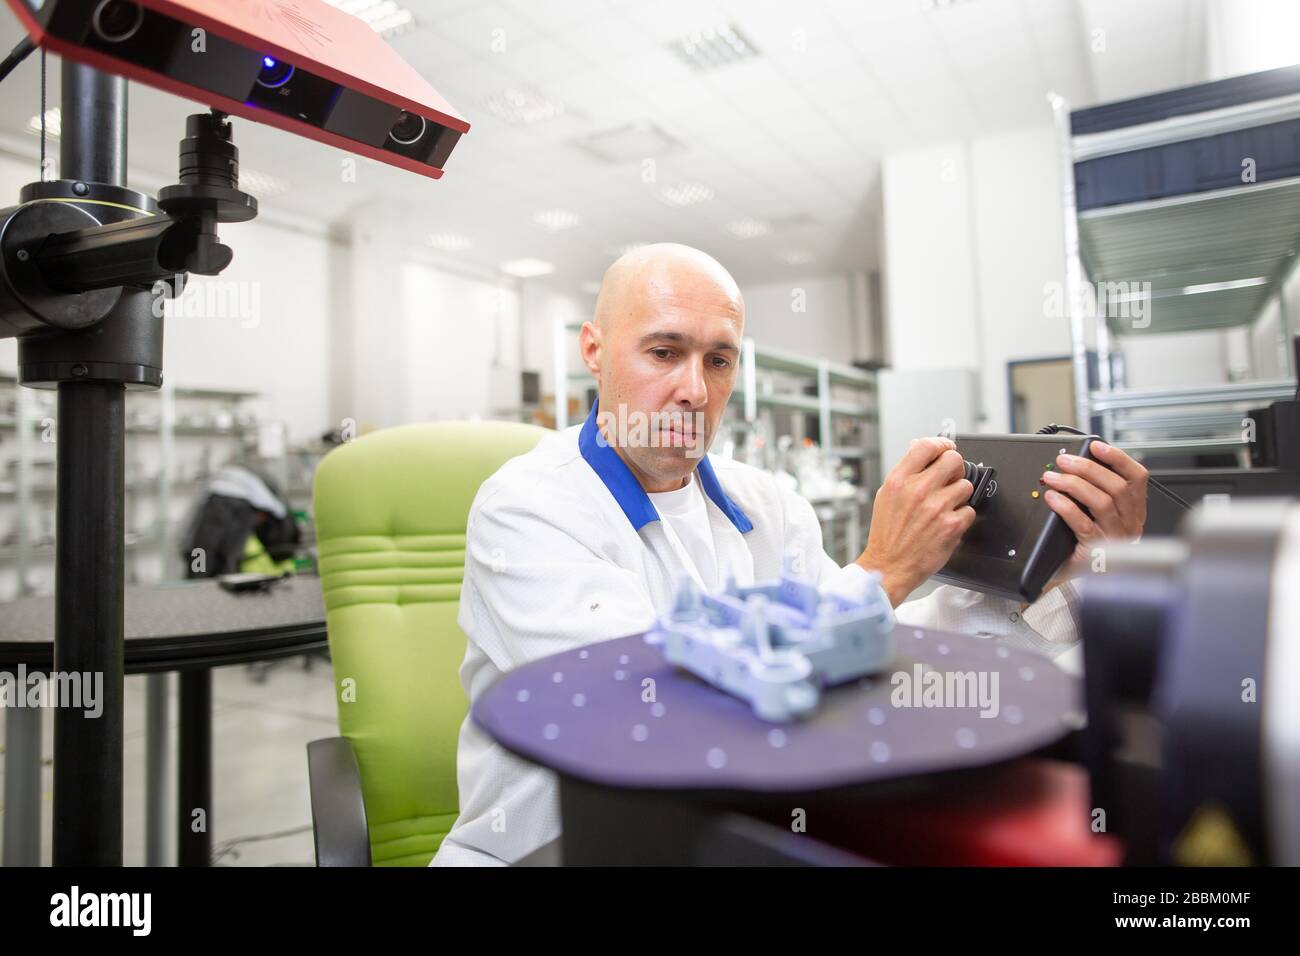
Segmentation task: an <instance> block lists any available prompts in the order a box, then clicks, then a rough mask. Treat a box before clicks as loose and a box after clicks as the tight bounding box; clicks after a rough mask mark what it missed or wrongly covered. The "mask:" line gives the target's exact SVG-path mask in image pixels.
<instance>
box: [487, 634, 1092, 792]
mask: <svg viewBox="0 0 1300 956" xmlns="http://www.w3.org/2000/svg"><path fill="white" fill-rule="evenodd" d="M895 639H896V646H897V653H896V656H895V659H894V662H893V663H892V664H891V665H890V666H889V667H888V668H887V669H886V670H885V671H884V672H883V673H881V674H879V675H876V676H875V677H874V678H868V679H863V680H859V681H854V682H851V683H848V684H845V685H842V686H840V687H835V688H831V689H829V690H827V691H825V692H824V693H823V696H822V700H821V704H820V706H819V708H818V709H817V711H816V712H815V713H814V715H813V716H812V717H811V718H809V719H805V720H803V721H799V722H795V723H789V724H774V723H767V722H765V721H762V720H760V719H759V718H757V717H755V716H754V714H753V712H752V711H751V709H750V706H749V704H748V703H747V702H745V701H742V700H739V699H737V698H734V697H731V696H729V695H727V694H725V693H723V692H721V691H719V690H716V689H714V688H713V687H711V686H710V685H708V684H706V683H704V682H703V681H701V680H700V679H698V678H696V677H695V676H694V675H692V674H689V673H687V672H685V671H682V670H678V669H676V668H674V667H672V666H670V665H669V664H667V663H665V661H664V659H663V655H662V652H661V651H660V649H659V648H657V647H653V646H650V645H647V644H646V643H645V641H644V639H643V638H642V636H641V635H635V636H632V637H625V638H619V639H617V640H613V641H606V642H603V643H599V644H592V645H589V646H587V647H584V648H582V649H580V650H573V651H565V652H562V653H560V654H556V655H554V656H552V657H548V658H546V659H544V660H541V661H536V662H534V663H532V664H528V665H525V666H523V667H521V668H518V669H516V670H514V671H511V672H510V673H508V674H506V675H505V676H503V677H502V678H501V679H500V680H499V681H498V682H497V683H496V684H495V685H494V686H493V687H492V688H491V689H490V690H489V691H488V692H487V693H486V694H484V695H483V696H482V697H481V698H480V699H479V701H478V702H477V703H476V705H475V706H474V710H473V716H474V719H475V721H476V722H477V723H478V724H479V725H480V726H481V727H483V728H484V729H485V730H486V731H487V732H488V733H489V734H490V735H491V736H492V737H493V738H494V739H496V740H497V741H498V742H500V743H501V744H502V745H504V746H505V747H506V748H507V749H509V750H511V751H513V752H514V753H516V754H518V755H520V756H522V757H524V758H526V759H528V760H531V761H532V762H534V763H538V764H541V765H543V766H546V767H549V768H551V769H553V770H557V771H560V772H561V773H564V774H566V775H568V776H570V777H575V778H578V779H580V780H585V781H589V782H591V783H596V784H601V785H605V786H613V787H624V788H634V789H648V790H746V791H765V792H773V793H779V792H792V791H809V790H820V789H826V788H831V787H837V786H850V785H859V784H864V783H874V782H876V781H885V780H890V779H897V778H901V777H907V776H914V775H919V774H928V773H939V772H944V771H948V770H957V769H962V768H968V767H977V766H985V765H989V764H993V763H997V762H999V761H1002V760H1007V759H1010V758H1013V757H1019V756H1023V755H1025V754H1029V753H1032V752H1034V751H1035V750H1038V749H1039V748H1042V747H1045V746H1048V745H1050V744H1052V743H1055V742H1056V741H1058V740H1060V739H1061V738H1063V737H1065V736H1066V735H1067V734H1068V733H1069V732H1070V731H1072V730H1075V729H1078V727H1079V726H1081V724H1082V711H1083V705H1082V684H1081V683H1080V682H1079V681H1078V680H1076V679H1075V678H1073V677H1071V676H1070V675H1068V674H1066V673H1064V672H1063V671H1061V670H1060V669H1059V668H1057V667H1056V665H1054V664H1053V663H1052V662H1051V661H1050V660H1047V659H1046V658H1043V657H1040V656H1038V655H1035V654H1031V653H1029V652H1026V651H1018V650H1015V649H1012V648H1008V647H1004V646H1002V645H999V644H996V643H995V642H993V641H992V640H989V639H986V638H979V637H973V636H969V635H962V634H950V633H945V632H942V631H932V630H925V629H919V628H913V627H904V626H902V625H899V626H898V628H897V629H896V630H895ZM918 665H919V666H920V667H921V668H922V674H924V673H926V672H927V671H928V670H934V671H936V672H938V673H940V674H946V673H948V672H953V673H955V674H957V673H966V672H970V673H973V674H975V677H976V680H978V679H979V675H980V674H981V673H983V674H984V675H985V677H984V680H985V681H986V684H985V686H986V688H988V689H990V690H991V689H992V687H993V679H994V678H993V675H995V674H996V675H997V677H996V680H997V695H996V700H997V704H998V708H997V709H998V712H997V715H996V716H994V717H981V716H980V708H979V707H978V706H976V707H964V708H963V707H953V706H948V707H900V706H894V703H893V702H892V700H891V695H892V694H893V692H894V691H895V686H896V685H895V684H894V681H893V675H894V674H896V673H900V672H901V673H906V674H907V675H908V679H909V680H913V679H914V678H915V676H916V672H915V668H916V667H917V666H918ZM646 679H652V680H653V681H654V685H653V688H654V700H653V701H649V700H646V699H644V698H645V697H646V696H648V695H647V694H646V687H647V685H645V684H643V681H645V680H646ZM989 710H992V708H989Z"/></svg>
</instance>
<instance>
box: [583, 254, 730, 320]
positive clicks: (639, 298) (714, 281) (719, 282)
mask: <svg viewBox="0 0 1300 956" xmlns="http://www.w3.org/2000/svg"><path fill="white" fill-rule="evenodd" d="M692 299H694V300H705V301H708V302H709V303H710V305H712V306H713V307H715V308H719V307H720V308H721V309H722V310H724V311H726V312H729V313H730V314H732V315H734V316H735V317H736V318H737V320H738V321H739V322H740V323H742V324H743V322H744V317H745V302H744V299H743V298H742V297H741V295H740V288H739V287H738V286H737V285H736V280H735V279H733V278H732V277H731V273H729V272H728V271H727V270H726V269H724V268H723V267H722V263H720V262H718V260H717V259H714V258H713V257H712V256H710V255H708V254H707V253H704V252H701V251H700V250H699V249H694V248H692V247H691V246H684V245H681V244H679V243H676V242H656V243H653V244H651V245H648V246H638V247H637V248H635V249H633V250H631V251H630V252H625V253H624V254H623V255H621V256H619V258H618V259H617V260H615V262H614V264H613V265H611V266H610V267H609V268H608V269H606V270H605V277H604V278H603V279H602V280H601V283H600V293H599V294H598V295H597V296H596V314H595V316H594V320H595V322H596V324H597V325H598V326H599V327H600V328H601V329H602V330H604V331H606V332H607V333H608V332H611V331H613V329H614V326H615V325H616V324H617V323H619V322H620V321H621V320H623V319H626V318H629V317H634V316H636V315H638V314H641V313H643V312H644V311H645V310H646V309H647V307H650V308H653V306H654V303H656V302H662V303H664V304H670V303H685V302H687V301H689V300H692Z"/></svg>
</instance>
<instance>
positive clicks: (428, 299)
mask: <svg viewBox="0 0 1300 956" xmlns="http://www.w3.org/2000/svg"><path fill="white" fill-rule="evenodd" d="M401 288H402V344H403V351H404V354H405V362H406V371H407V374H406V375H405V376H404V379H405V381H404V388H405V394H404V404H403V407H402V410H401V411H402V416H403V417H404V418H405V419H406V420H407V421H432V420H435V419H453V418H470V417H474V416H480V415H482V416H487V415H490V414H492V413H493V412H494V411H497V410H499V409H504V408H509V407H511V404H510V403H509V401H508V400H507V399H506V398H504V397H503V393H504V391H505V389H506V387H507V386H508V385H509V384H510V383H513V382H517V381H518V380H519V349H518V337H519V295H518V293H517V292H516V291H515V290H514V289H513V288H510V287H508V286H506V285H504V284H494V283H488V282H484V281H478V280H474V279H471V278H468V277H465V276H458V275H454V274H451V273H449V272H446V271H443V270H440V269H437V268H435V267H434V266H431V265H424V264H419V263H407V264H405V265H404V266H403V267H402V273H401ZM498 389H500V391H498ZM513 407H518V398H517V396H516V398H515V401H514V403H513Z"/></svg>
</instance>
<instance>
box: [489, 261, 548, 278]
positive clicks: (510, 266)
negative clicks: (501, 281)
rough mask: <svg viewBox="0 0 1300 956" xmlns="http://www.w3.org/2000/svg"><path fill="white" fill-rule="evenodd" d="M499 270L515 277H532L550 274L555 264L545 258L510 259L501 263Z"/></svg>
mask: <svg viewBox="0 0 1300 956" xmlns="http://www.w3.org/2000/svg"><path fill="white" fill-rule="evenodd" d="M501 271H502V272H504V273H505V274H506V275H508V276H514V277H515V278H516V279H533V278H536V277H537V276H544V275H550V274H551V273H552V272H554V271H555V266H553V265H552V264H551V263H549V262H547V261H546V260H545V259H530V258H524V259H511V260H509V261H508V262H503V263H501Z"/></svg>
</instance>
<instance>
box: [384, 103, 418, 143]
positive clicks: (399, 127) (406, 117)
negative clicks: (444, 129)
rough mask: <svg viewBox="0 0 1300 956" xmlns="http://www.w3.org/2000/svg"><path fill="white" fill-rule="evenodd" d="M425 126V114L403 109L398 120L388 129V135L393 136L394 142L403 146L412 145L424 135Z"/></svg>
mask: <svg viewBox="0 0 1300 956" xmlns="http://www.w3.org/2000/svg"><path fill="white" fill-rule="evenodd" d="M424 127H425V123H424V117H423V116H420V115H419V114H417V113H408V112H407V111H406V110H402V112H401V113H399V114H398V116H397V122H396V123H394V124H393V128H392V129H391V130H389V131H388V135H389V136H391V137H392V139H393V142H395V143H400V144H401V145H403V146H410V145H411V144H412V143H414V142H416V141H417V140H419V138H420V137H421V136H423V135H424Z"/></svg>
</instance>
